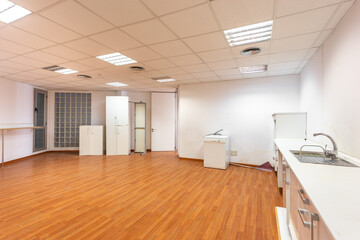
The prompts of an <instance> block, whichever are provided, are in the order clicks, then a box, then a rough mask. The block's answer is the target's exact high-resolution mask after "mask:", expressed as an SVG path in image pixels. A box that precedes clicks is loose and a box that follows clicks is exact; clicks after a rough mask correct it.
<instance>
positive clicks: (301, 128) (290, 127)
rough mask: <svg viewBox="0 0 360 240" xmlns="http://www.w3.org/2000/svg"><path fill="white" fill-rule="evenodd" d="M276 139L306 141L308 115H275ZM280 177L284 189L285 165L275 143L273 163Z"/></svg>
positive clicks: (301, 113) (303, 113)
mask: <svg viewBox="0 0 360 240" xmlns="http://www.w3.org/2000/svg"><path fill="white" fill-rule="evenodd" d="M272 116H273V120H274V139H276V138H294V139H306V138H307V113H306V112H294V113H274V114H273V115H272ZM271 164H272V165H273V166H274V168H275V171H277V176H278V187H279V188H282V187H283V179H282V176H283V165H282V161H281V160H280V159H279V151H278V149H277V147H276V146H275V143H274V156H273V162H272V163H271Z"/></svg>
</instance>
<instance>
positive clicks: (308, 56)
mask: <svg viewBox="0 0 360 240" xmlns="http://www.w3.org/2000/svg"><path fill="white" fill-rule="evenodd" d="M317 50H318V48H310V49H309V51H308V52H307V54H306V56H305V59H310V58H312V56H314V54H315V53H316V52H317Z"/></svg>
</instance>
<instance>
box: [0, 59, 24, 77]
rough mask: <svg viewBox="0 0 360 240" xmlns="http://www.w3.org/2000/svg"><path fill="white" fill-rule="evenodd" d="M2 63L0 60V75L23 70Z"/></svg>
mask: <svg viewBox="0 0 360 240" xmlns="http://www.w3.org/2000/svg"><path fill="white" fill-rule="evenodd" d="M2 63H3V62H0V75H1V76H4V75H8V74H11V73H18V72H22V71H23V70H19V69H15V68H11V67H8V66H3V65H2Z"/></svg>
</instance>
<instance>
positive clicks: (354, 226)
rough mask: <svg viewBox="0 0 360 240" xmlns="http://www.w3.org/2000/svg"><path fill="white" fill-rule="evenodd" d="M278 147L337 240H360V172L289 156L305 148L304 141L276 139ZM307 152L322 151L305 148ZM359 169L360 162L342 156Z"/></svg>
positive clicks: (356, 169) (354, 168)
mask: <svg viewBox="0 0 360 240" xmlns="http://www.w3.org/2000/svg"><path fill="white" fill-rule="evenodd" d="M275 144H276V146H277V147H278V148H279V150H280V152H281V154H282V155H283V157H284V158H285V159H286V161H287V162H288V164H289V166H290V168H291V169H292V170H293V172H294V173H295V175H296V177H297V178H298V179H299V181H300V183H301V185H302V186H303V188H304V189H305V191H306V192H307V194H308V196H309V197H310V199H311V200H312V202H313V203H314V205H315V207H316V209H317V210H318V213H319V214H320V216H321V217H322V219H323V221H324V222H325V223H326V225H327V226H328V228H329V230H330V231H331V233H332V234H333V236H334V237H335V239H344V240H352V239H360V168H356V167H340V166H328V165H321V164H311V163H301V162H299V161H298V160H297V158H296V157H295V156H294V155H293V154H292V153H291V152H289V150H300V147H301V146H302V145H304V144H317V145H319V144H318V143H315V142H312V141H308V140H307V141H305V140H303V139H275ZM304 151H321V149H319V148H311V147H310V148H309V147H306V148H304ZM339 156H340V157H342V158H344V159H345V160H348V161H349V162H352V163H354V164H356V165H360V161H359V160H357V159H354V158H350V157H348V156H346V155H344V154H341V153H339Z"/></svg>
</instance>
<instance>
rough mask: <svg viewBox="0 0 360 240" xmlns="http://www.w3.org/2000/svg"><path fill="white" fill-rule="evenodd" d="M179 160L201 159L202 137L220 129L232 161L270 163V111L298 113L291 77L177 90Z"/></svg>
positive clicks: (294, 79)
mask: <svg viewBox="0 0 360 240" xmlns="http://www.w3.org/2000/svg"><path fill="white" fill-rule="evenodd" d="M178 97H179V112H178V120H179V126H178V127H179V129H178V134H179V156H180V157H184V158H196V159H203V137H204V136H205V135H207V134H210V133H213V132H215V131H216V130H219V129H224V132H223V134H224V135H227V134H228V135H229V136H230V138H231V140H230V145H231V149H232V150H237V152H238V156H232V157H231V161H232V162H240V163H246V164H254V165H260V164H263V163H265V162H267V161H269V160H270V159H271V158H272V151H273V120H272V114H273V113H275V112H294V111H298V110H299V103H300V95H299V78H298V76H297V75H289V76H281V77H269V78H256V79H244V80H235V81H224V82H212V83H201V84H189V85H181V86H180V88H179V93H178Z"/></svg>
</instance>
